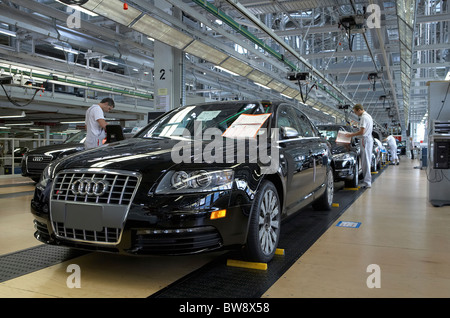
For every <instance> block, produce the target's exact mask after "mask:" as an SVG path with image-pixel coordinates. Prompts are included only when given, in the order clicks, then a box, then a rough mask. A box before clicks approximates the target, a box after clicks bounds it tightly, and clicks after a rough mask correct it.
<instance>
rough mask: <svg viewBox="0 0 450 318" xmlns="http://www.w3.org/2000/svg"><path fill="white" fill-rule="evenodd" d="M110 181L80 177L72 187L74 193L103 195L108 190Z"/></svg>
mask: <svg viewBox="0 0 450 318" xmlns="http://www.w3.org/2000/svg"><path fill="white" fill-rule="evenodd" d="M108 187H109V182H108V181H106V180H93V179H78V180H75V181H74V183H72V187H71V188H70V189H71V191H72V193H73V194H74V195H86V194H87V195H95V196H98V197H99V196H101V195H103V194H104V193H105V192H106V191H108Z"/></svg>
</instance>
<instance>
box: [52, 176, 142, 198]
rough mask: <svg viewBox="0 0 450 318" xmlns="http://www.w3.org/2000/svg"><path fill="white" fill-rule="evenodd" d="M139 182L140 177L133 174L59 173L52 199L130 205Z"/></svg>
mask: <svg viewBox="0 0 450 318" xmlns="http://www.w3.org/2000/svg"><path fill="white" fill-rule="evenodd" d="M137 184H138V177H137V176H135V175H132V174H121V173H114V174H112V173H105V172H66V173H59V174H58V175H56V177H55V182H54V186H53V191H52V200H63V201H72V202H87V203H102V204H119V205H128V204H130V202H131V198H132V196H133V193H134V191H135V190H136V186H137ZM100 187H101V189H100Z"/></svg>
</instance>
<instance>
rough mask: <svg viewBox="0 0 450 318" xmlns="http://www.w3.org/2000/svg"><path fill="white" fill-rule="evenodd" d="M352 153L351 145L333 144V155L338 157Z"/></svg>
mask: <svg viewBox="0 0 450 318" xmlns="http://www.w3.org/2000/svg"><path fill="white" fill-rule="evenodd" d="M350 151H351V147H350V146H349V145H343V144H336V143H333V144H331V153H332V154H333V155H338V154H341V153H346V152H350Z"/></svg>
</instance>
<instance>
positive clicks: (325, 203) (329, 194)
mask: <svg viewBox="0 0 450 318" xmlns="http://www.w3.org/2000/svg"><path fill="white" fill-rule="evenodd" d="M333 196H334V178H333V171H332V170H331V169H328V172H327V177H326V180H325V192H324V193H323V194H322V196H321V197H320V198H318V199H317V200H316V201H314V202H313V204H312V207H313V209H314V210H316V211H328V210H331V207H332V206H333Z"/></svg>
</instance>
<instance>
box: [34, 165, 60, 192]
mask: <svg viewBox="0 0 450 318" xmlns="http://www.w3.org/2000/svg"><path fill="white" fill-rule="evenodd" d="M55 166H56V165H55V164H54V163H50V164H48V165H47V166H46V167H45V168H44V170H43V171H42V175H41V179H40V180H39V182H38V183H37V184H36V187H37V188H38V189H39V190H44V189H45V187H46V186H47V184H48V182H49V181H50V180H51V179H53V172H54V171H55Z"/></svg>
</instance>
